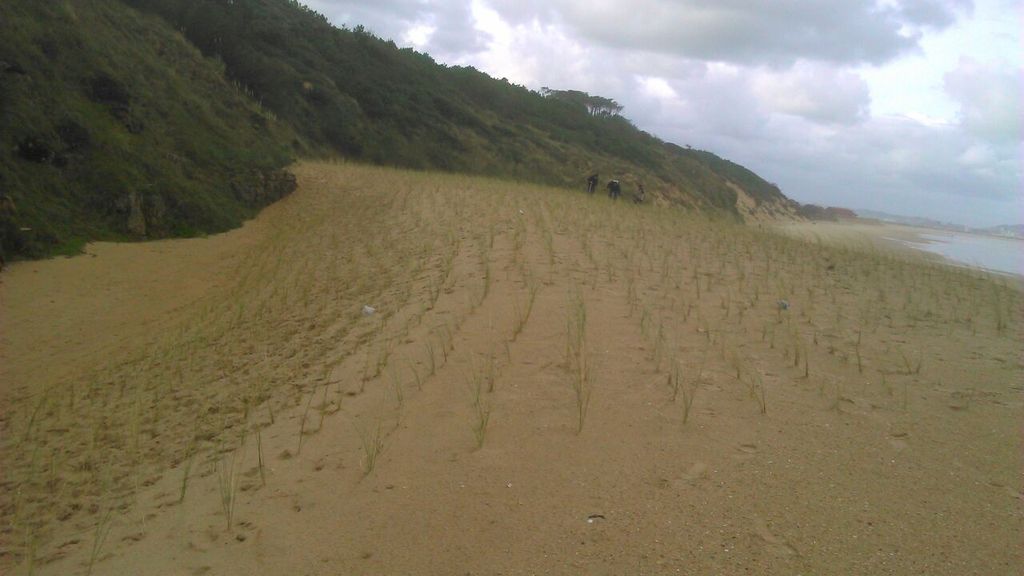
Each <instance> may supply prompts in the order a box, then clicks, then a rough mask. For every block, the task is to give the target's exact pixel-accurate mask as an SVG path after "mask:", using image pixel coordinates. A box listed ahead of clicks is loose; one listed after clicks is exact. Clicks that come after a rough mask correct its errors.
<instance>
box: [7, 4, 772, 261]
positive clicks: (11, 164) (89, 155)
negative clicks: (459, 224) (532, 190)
mask: <svg viewBox="0 0 1024 576" xmlns="http://www.w3.org/2000/svg"><path fill="white" fill-rule="evenodd" d="M0 36H2V37H3V38H4V42H3V43H0V144H2V146H3V148H4V150H5V153H2V154H0V195H6V196H7V198H8V199H9V200H11V201H12V202H9V201H7V200H4V202H2V204H3V206H0V250H2V251H3V253H6V254H8V255H11V254H13V255H16V256H17V255H22V256H29V257H36V256H41V255H46V254H50V253H54V252H61V251H73V250H75V249H76V247H77V246H80V245H81V243H82V242H84V241H86V240H91V239H123V238H142V237H161V236H168V235H192V234H198V233H207V232H214V231H220V230H224V229H227V228H230V227H233V226H236V225H238V224H239V223H240V222H241V221H242V220H243V219H244V218H246V217H248V216H250V215H252V214H253V213H254V211H255V210H256V209H257V208H259V207H260V206H263V205H265V204H267V203H268V202H270V201H273V200H274V199H276V198H278V197H280V196H281V195H283V194H285V193H287V192H288V191H290V190H291V186H292V180H290V179H289V177H288V176H287V175H286V174H284V173H282V172H280V171H279V170H280V169H281V168H282V167H284V166H285V165H287V164H288V163H289V161H290V156H291V155H292V154H297V155H314V156H317V155H341V156H344V157H346V158H351V159H355V160H360V161H365V162H371V163H375V164H382V165H392V166H402V167H409V168H417V169H438V170H444V171H453V172H466V173H474V174H483V175H490V176H498V177H502V178H509V179H516V180H524V181H531V182H537V183H545V184H553V185H558V186H571V187H580V188H582V187H583V180H584V178H585V177H586V176H587V175H589V174H591V173H594V172H598V173H600V175H601V180H602V181H607V180H608V179H611V178H616V179H619V180H621V181H622V185H623V188H624V191H625V192H626V194H627V195H628V194H629V193H630V192H632V191H634V190H636V189H637V188H638V186H639V185H640V184H641V183H642V184H643V185H644V186H645V188H646V190H647V191H648V192H649V197H651V198H654V199H656V201H659V202H664V203H670V204H675V205H679V206H683V207H686V208H691V209H697V210H700V211H703V212H707V213H709V214H720V215H725V216H727V217H729V218H733V219H739V218H741V217H742V216H741V214H740V212H739V211H738V210H737V207H736V206H737V195H738V190H743V191H744V192H745V193H746V194H747V195H749V196H750V197H751V198H752V199H753V200H754V204H755V205H756V206H757V207H759V209H761V210H763V211H765V212H769V213H771V212H785V211H787V210H789V204H790V203H789V201H788V200H787V199H786V198H785V197H784V196H783V195H782V194H781V192H780V191H779V190H778V188H777V187H775V186H773V185H771V184H769V183H767V182H765V181H764V180H762V179H761V178H760V177H758V176H757V175H756V174H754V173H752V172H750V171H749V170H746V169H745V168H743V167H741V166H738V165H736V164H733V163H732V162H729V161H726V160H723V159H721V158H719V157H717V156H715V155H714V154H712V153H710V152H704V151H698V150H691V149H689V148H686V149H684V148H681V147H679V146H676V145H674V144H668V143H665V142H662V141H661V140H659V139H657V138H655V137H653V136H651V135H650V134H647V133H645V132H643V131H641V130H638V129H637V128H636V127H635V126H633V125H632V123H630V121H629V120H627V119H626V118H625V117H623V116H621V115H620V114H619V113H620V112H621V111H622V107H621V106H620V105H619V104H618V103H617V102H615V101H614V100H612V99H609V98H605V97H601V96H594V95H590V94H586V93H584V92H579V91H575V90H555V89H548V88H545V89H543V90H542V91H541V92H540V93H538V92H534V91H531V90H528V89H526V88H524V87H522V86H517V85H513V84H511V83H509V82H508V81H507V80H504V79H502V80H496V79H493V78H491V77H489V76H487V75H486V74H484V73H482V72H479V71H477V70H475V69H473V68H468V67H448V66H444V65H440V64H438V63H436V62H434V60H432V59H431V58H430V57H429V56H427V55H425V54H421V53H418V52H416V51H414V50H411V49H408V48H406V49H399V48H398V47H397V46H396V45H395V44H394V43H393V42H390V41H385V40H382V39H380V38H377V37H375V36H373V35H372V34H370V33H368V32H367V31H365V30H364V29H362V28H361V27H357V28H356V29H354V30H347V29H338V28H335V27H334V26H332V25H331V24H330V23H329V22H328V21H327V20H326V18H324V17H323V16H322V15H320V14H318V13H316V12H314V11H312V10H310V9H308V8H306V7H305V6H303V5H302V4H300V3H299V2H296V1H295V0H231V1H226V0H90V1H75V2H73V1H70V0H60V1H51V2H35V1H32V0H9V1H7V2H4V3H2V4H0ZM197 48H198V49H197ZM12 204H13V208H12V207H11V206H12Z"/></svg>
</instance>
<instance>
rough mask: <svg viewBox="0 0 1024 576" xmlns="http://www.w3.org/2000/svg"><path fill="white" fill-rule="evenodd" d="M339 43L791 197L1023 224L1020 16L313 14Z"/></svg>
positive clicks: (473, 5) (580, 5)
mask: <svg viewBox="0 0 1024 576" xmlns="http://www.w3.org/2000/svg"><path fill="white" fill-rule="evenodd" d="M306 3H307V4H308V5H309V6H310V7H311V8H313V9H315V10H317V11H319V12H321V13H323V14H324V15H326V16H327V17H328V18H329V19H330V20H331V21H332V22H334V23H335V24H336V25H339V26H341V25H345V26H348V27H350V28H351V27H354V26H355V25H357V24H362V25H363V26H365V27H366V28H367V29H368V30H370V31H372V32H373V33H374V34H376V35H378V36H381V37H383V38H389V39H392V40H394V41H395V42H396V43H397V44H399V45H401V46H411V47H414V48H415V49H417V50H419V51H422V52H427V53H429V54H430V55H431V56H433V57H434V58H435V59H436V60H438V61H439V62H443V63H446V64H459V65H471V66H474V67H476V68H478V69H480V70H482V71H484V72H487V73H488V74H490V75H491V76H494V77H497V78H502V77H504V78H508V79H509V80H510V81H512V82H514V83H516V84H521V85H524V86H526V87H528V88H531V89H534V90H538V89H539V88H540V87H542V86H547V87H551V88H558V89H577V90H584V91H587V92H590V93H592V94H599V95H601V96H606V97H610V98H614V99H615V100H617V101H619V102H620V103H621V104H623V105H624V106H625V110H624V111H623V115H625V116H626V117H628V118H630V119H631V120H632V121H633V122H634V123H636V125H637V126H639V127H640V128H642V129H644V130H647V131H648V132H651V133H652V134H655V135H656V136H658V137H660V138H662V139H663V140H667V141H670V142H675V143H677V144H681V145H684V144H689V145H692V146H693V147H695V148H702V149H706V150H710V151H712V152H715V153H717V154H719V155H720V156H723V157H726V158H728V159H730V160H733V161H736V162H739V163H740V164H743V165H745V166H747V167H748V168H751V169H752V170H754V171H755V172H757V173H758V174H760V175H761V176H763V177H764V178H766V179H767V180H769V181H772V182H775V183H777V184H778V185H779V186H780V187H781V188H782V190H783V192H785V193H786V194H787V195H788V196H790V197H791V198H794V199H796V200H799V201H801V202H812V203H817V204H827V205H835V206H846V207H851V208H868V209H875V210H884V211H887V212H894V213H900V214H908V215H919V216H925V217H930V218H935V219H939V220H945V221H950V222H957V223H963V224H969V225H978V226H988V225H994V224H1004V223H1012V224H1021V223H1024V179H1022V177H1024V174H1022V161H1024V136H1022V120H1021V119H1022V115H1024V109H1022V100H1024V45H1022V39H1021V34H1020V32H1019V30H1020V29H1021V28H1024V0H588V1H583V0H374V1H373V2H370V1H367V0H364V1H358V0H307V2H306Z"/></svg>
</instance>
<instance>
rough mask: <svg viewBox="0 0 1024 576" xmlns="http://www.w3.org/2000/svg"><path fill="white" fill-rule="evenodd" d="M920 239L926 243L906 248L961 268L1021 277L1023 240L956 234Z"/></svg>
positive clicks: (1023, 251) (928, 236) (1023, 273)
mask: <svg viewBox="0 0 1024 576" xmlns="http://www.w3.org/2000/svg"><path fill="white" fill-rule="evenodd" d="M921 238H923V239H924V240H926V242H910V241H905V244H907V245H908V246H910V247H912V248H916V249H918V250H924V251H926V252H932V253H935V254H939V255H940V256H943V257H945V258H948V259H950V260H955V261H956V262H960V263H961V264H967V265H969V266H974V267H977V268H984V269H986V270H993V271H996V272H1003V273H1006V274H1016V275H1018V276H1024V240H1015V239H1013V238H995V237H993V236H980V235H977V234H962V233H957V232H928V233H924V234H921Z"/></svg>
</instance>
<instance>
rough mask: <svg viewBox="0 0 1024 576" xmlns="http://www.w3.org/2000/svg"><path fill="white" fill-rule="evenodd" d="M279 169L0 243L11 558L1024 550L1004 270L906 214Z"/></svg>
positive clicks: (377, 561) (245, 561)
mask: <svg viewBox="0 0 1024 576" xmlns="http://www.w3.org/2000/svg"><path fill="white" fill-rule="evenodd" d="M295 171H296V174H297V175H298V178H299V189H298V191H297V192H295V193H294V194H293V195H292V196H290V197H288V198H286V199H285V200H283V201H281V202H278V203H277V204H275V205H273V206H271V207H269V208H268V209H266V210H264V211H263V212H262V213H261V214H260V216H259V217H258V218H257V219H255V220H254V221H252V222H250V223H248V224H247V225H246V226H245V227H244V228H242V229H239V230H236V231H233V232H229V233H226V234H222V235H217V236H211V237H209V238H199V239H189V240H171V241H160V242H152V243H142V244H93V245H90V246H88V248H87V250H86V252H87V253H86V254H85V255H82V256H78V257H75V258H70V259H67V258H60V259H55V260H49V261H41V262H21V263H16V264H14V265H13V266H11V267H10V268H9V269H5V270H4V271H3V273H0V408H2V414H3V420H2V422H0V425H2V450H3V452H2V454H0V470H2V472H0V473H2V481H3V486H2V488H3V490H2V496H0V499H2V500H0V503H2V521H3V530H2V532H0V537H2V539H0V571H2V572H3V573H5V574H6V573H10V574H89V573H91V574H194V575H200V574H211V575H214V574H216V575H221V574H227V575H232V574H238V575H243V574H267V575H276V574H281V575H285V574H311V575H315V574H323V575H328V574H331V575H333V574H439V575H440V574H452V573H459V574H750V573H754V574H835V575H845V574H950V575H966V574H978V575H993V574H1006V575H1010V574H1019V573H1020V570H1021V566H1024V558H1022V549H1021V547H1020V542H1021V538H1022V537H1024V500H1022V488H1024V487H1022V485H1021V474H1020V472H1021V469H1022V468H1021V465H1022V461H1021V454H1022V452H1021V444H1020V442H1021V433H1020V432H1021V428H1020V422H1021V421H1022V417H1024V397H1022V395H1021V393H1022V391H1024V379H1022V375H1024V370H1022V369H1024V365H1022V360H1021V356H1020V349H1021V348H1020V345H1021V333H1020V324H1019V321H1020V318H1021V317H1022V316H1021V302H1022V301H1021V289H1020V286H1019V284H1018V283H1016V282H1013V281H1008V280H1006V279H1001V278H997V277H993V276H992V275H989V274H985V273H982V272H977V271H972V270H967V269H962V268H956V267H952V266H947V265H945V264H943V263H941V262H939V261H937V260H936V259H928V258H923V257H919V256H918V255H917V254H916V253H915V252H916V251H912V250H910V249H898V248H897V249H892V246H894V244H893V243H892V242H888V241H886V240H885V238H887V237H894V235H899V234H904V233H906V234H911V233H912V232H908V231H902V232H901V231H900V229H899V228H898V227H890V226H885V227H884V229H882V228H880V227H878V226H875V225H872V226H867V225H865V226H848V225H830V224H814V225H809V224H800V225H792V226H787V227H785V228H786V230H784V231H779V230H776V229H774V228H772V227H770V226H764V227H763V229H762V228H760V227H758V226H739V225H726V224H720V223H712V222H708V221H705V220H702V219H700V218H697V217H693V216H688V215H686V214H682V213H679V212H677V211H675V210H664V209H659V208H656V207H651V206H639V207H638V206H633V205H630V204H627V203H618V204H616V203H614V202H612V201H610V200H608V199H606V198H600V197H598V198H595V197H589V196H584V195H582V194H577V193H572V192H568V191H564V190H556V189H548V188H538V187H531V186H523V185H516V184H511V183H504V182H498V181H492V180H486V179H479V178H469V177H462V176H453V175H436V174H429V173H414V172H402V171H393V170H388V169H383V168H369V167H362V166H356V165H350V164H329V163H325V164H318V163H303V164H300V165H298V166H296V167H295ZM897 237H898V236H897Z"/></svg>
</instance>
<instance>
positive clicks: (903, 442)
mask: <svg viewBox="0 0 1024 576" xmlns="http://www.w3.org/2000/svg"><path fill="white" fill-rule="evenodd" d="M889 444H890V445H892V447H893V448H895V449H896V450H903V449H904V448H906V447H907V433H906V432H893V433H892V434H889Z"/></svg>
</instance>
